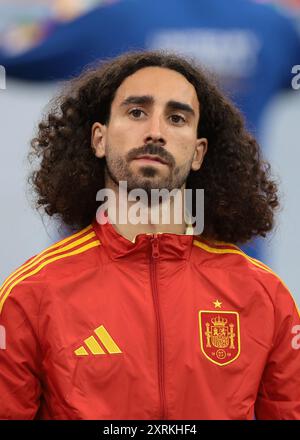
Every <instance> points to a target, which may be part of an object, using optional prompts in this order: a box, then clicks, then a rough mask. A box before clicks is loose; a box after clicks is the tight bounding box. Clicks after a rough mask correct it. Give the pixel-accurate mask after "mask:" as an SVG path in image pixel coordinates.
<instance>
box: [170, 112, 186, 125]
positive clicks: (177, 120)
mask: <svg viewBox="0 0 300 440" xmlns="http://www.w3.org/2000/svg"><path fill="white" fill-rule="evenodd" d="M170 120H171V122H172V124H175V125H183V124H184V123H185V122H186V119H185V118H184V117H183V116H182V115H178V114H174V115H171V116H170Z"/></svg>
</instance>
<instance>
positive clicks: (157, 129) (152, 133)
mask: <svg viewBox="0 0 300 440" xmlns="http://www.w3.org/2000/svg"><path fill="white" fill-rule="evenodd" d="M161 125H162V122H161V118H160V117H159V116H158V115H156V116H155V115H153V116H152V118H150V119H149V124H148V127H147V132H146V134H145V137H144V144H149V143H154V144H158V145H160V146H164V145H166V139H165V137H164V136H163V134H162V128H161Z"/></svg>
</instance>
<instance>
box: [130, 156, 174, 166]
mask: <svg viewBox="0 0 300 440" xmlns="http://www.w3.org/2000/svg"><path fill="white" fill-rule="evenodd" d="M141 159H144V160H147V161H149V162H158V163H162V164H163V165H167V162H166V161H165V160H164V159H162V158H161V157H159V156H154V155H151V154H150V155H149V154H145V155H143V156H139V157H136V158H135V160H141Z"/></svg>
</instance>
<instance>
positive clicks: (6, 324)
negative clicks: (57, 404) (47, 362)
mask: <svg viewBox="0 0 300 440" xmlns="http://www.w3.org/2000/svg"><path fill="white" fill-rule="evenodd" d="M26 284H27V283H26V282H25V283H20V284H19V285H18V286H16V287H15V288H14V289H13V291H12V292H11V293H10V295H9V296H8V297H7V298H6V300H5V302H4V301H3V295H5V291H4V292H3V291H2V298H0V301H1V299H2V305H3V308H2V310H1V311H0V396H1V399H0V419H2V420H3V419H4V420H11V419H12V420H17V419H34V417H35V415H36V413H37V411H38V408H39V400H40V393H41V386H40V380H39V371H40V368H39V362H40V359H41V354H40V348H39V343H38V338H37V334H36V329H35V328H36V322H37V320H38V313H37V311H36V310H35V309H37V308H36V307H35V306H34V305H33V302H32V295H31V293H32V292H31V289H30V288H29V289H28V287H27V286H26ZM0 292H1V290H0Z"/></svg>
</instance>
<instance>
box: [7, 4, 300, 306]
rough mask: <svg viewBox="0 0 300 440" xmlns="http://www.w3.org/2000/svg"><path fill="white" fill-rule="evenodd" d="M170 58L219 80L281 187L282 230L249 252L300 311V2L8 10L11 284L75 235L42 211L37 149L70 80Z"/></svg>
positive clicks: (45, 6)
mask: <svg viewBox="0 0 300 440" xmlns="http://www.w3.org/2000/svg"><path fill="white" fill-rule="evenodd" d="M144 48H146V49H169V50H172V51H175V52H177V53H179V54H182V55H188V56H189V57H192V58H193V59H195V60H196V61H197V62H199V63H201V64H203V65H204V66H206V67H207V68H209V69H210V70H211V71H212V72H214V73H215V74H216V75H217V76H218V78H219V81H220V84H221V86H222V88H223V90H224V91H225V92H226V93H227V94H228V95H229V97H230V98H231V99H232V100H233V101H234V102H235V104H236V105H237V106H238V107H239V108H240V110H241V111H242V113H243V114H244V116H245V119H246V123H247V126H248V128H249V130H251V131H252V133H253V134H254V135H255V136H256V137H257V138H258V140H259V141H260V143H261V146H262V149H263V152H264V155H265V157H266V158H267V159H268V160H269V161H270V162H271V164H272V166H273V171H274V173H275V175H276V176H279V177H280V187H281V202H282V210H281V212H280V213H279V215H278V217H277V222H276V228H275V230H274V232H273V233H271V234H270V235H269V236H268V238H267V239H265V240H256V241H255V242H253V243H251V244H250V245H249V246H247V248H246V250H247V252H248V253H249V254H250V255H252V256H255V257H258V258H259V259H261V260H263V261H264V262H265V263H266V264H268V265H269V266H271V268H272V269H273V270H275V271H276V272H277V273H278V274H279V275H280V276H281V277H282V278H283V279H284V281H285V282H286V284H287V285H288V286H289V287H290V289H291V291H292V293H293V295H294V297H295V299H296V300H297V302H298V304H300V289H299V284H300V282H299V281H298V277H297V275H298V274H297V271H298V249H299V248H300V238H299V233H298V219H299V218H300V206H299V183H298V175H299V162H300V148H299V147H300V145H299V138H300V105H299V104H300V75H299V79H298V78H297V76H296V75H297V72H298V73H300V0H286V1H283V0H282V1H277V2H275V1H272V2H271V1H258V0H257V1H250V0H209V1H202V0H176V1H175V0H163V1H158V0H110V1H109V0H106V1H105V0H103V1H100V0H40V1H34V0H19V1H17V0H10V1H8V0H7V1H5V0H2V1H1V2H0V66H3V67H4V69H5V73H6V74H5V75H4V69H3V68H0V142H1V144H0V145H1V165H0V167H1V169H0V183H1V186H0V202H1V217H0V243H1V247H0V282H2V281H3V280H4V278H5V277H6V276H8V275H9V273H10V272H11V271H12V270H14V269H15V268H16V267H18V266H19V265H20V264H22V263H23V262H24V261H25V260H26V259H28V258H29V257H31V256H32V255H34V254H36V253H38V252H40V251H41V250H42V249H43V248H45V247H46V246H48V245H49V244H51V243H53V242H54V241H57V240H58V239H59V238H60V237H61V236H63V235H64V234H65V233H66V231H64V230H63V229H60V228H59V227H58V225H57V224H56V223H55V222H53V221H52V220H51V219H50V220H49V219H47V218H46V217H41V216H40V215H39V214H38V213H36V212H35V211H34V210H33V209H32V208H31V207H30V203H31V202H30V200H31V196H30V194H29V193H28V190H27V189H26V177H27V175H28V168H29V167H28V163H27V161H26V155H27V152H28V148H29V141H30V139H31V138H32V137H33V136H34V132H35V130H36V126H37V124H38V122H39V120H40V118H41V115H42V113H43V112H45V111H46V105H47V103H48V101H49V100H50V99H51V98H52V97H53V95H55V93H56V92H57V91H58V90H59V87H60V86H61V81H63V80H66V79H69V78H71V77H73V76H75V75H77V74H78V73H80V72H81V71H82V69H83V68H84V67H85V66H86V65H87V64H89V63H91V62H93V61H95V60H97V59H103V58H108V57H111V56H115V55H117V54H119V53H122V52H124V51H127V50H131V49H144Z"/></svg>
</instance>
